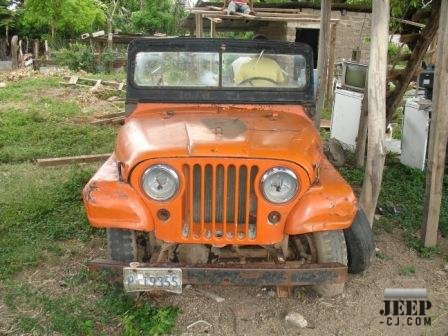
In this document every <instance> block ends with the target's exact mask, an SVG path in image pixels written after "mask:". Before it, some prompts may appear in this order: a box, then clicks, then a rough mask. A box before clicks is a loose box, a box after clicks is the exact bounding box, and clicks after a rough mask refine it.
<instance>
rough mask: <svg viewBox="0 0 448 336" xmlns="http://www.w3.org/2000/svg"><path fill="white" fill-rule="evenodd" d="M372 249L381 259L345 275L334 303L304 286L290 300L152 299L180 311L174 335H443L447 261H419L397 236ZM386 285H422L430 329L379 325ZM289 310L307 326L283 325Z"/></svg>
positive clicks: (231, 294) (227, 291)
mask: <svg viewBox="0 0 448 336" xmlns="http://www.w3.org/2000/svg"><path fill="white" fill-rule="evenodd" d="M446 243H447V242H446V241H444V242H443V244H445V245H446ZM377 245H378V247H379V249H380V251H381V255H382V258H378V257H377V258H375V263H374V265H373V266H372V267H371V268H370V269H369V270H368V271H367V272H366V273H365V274H363V275H357V276H350V280H349V282H348V283H347V285H346V291H345V294H344V295H343V296H342V297H339V298H336V299H322V298H319V297H317V296H316V295H315V294H314V293H313V292H311V291H310V290H306V289H305V288H303V289H300V290H299V292H298V295H297V296H296V297H295V298H290V299H278V298H275V297H273V296H274V295H273V294H274V292H273V291H272V290H270V289H262V288H244V287H220V288H205V287H203V288H200V289H202V290H207V291H209V292H213V293H215V294H218V295H219V296H221V297H223V298H225V301H224V302H222V303H217V302H215V301H214V300H213V299H210V298H208V297H206V296H205V295H204V294H203V293H201V292H199V291H197V290H196V288H193V287H191V288H187V289H185V290H184V293H183V295H181V296H176V295H169V296H166V297H163V298H159V300H157V301H159V303H160V304H172V305H174V306H178V307H179V308H180V309H181V311H182V312H181V314H180V316H179V318H178V321H177V325H176V332H179V333H184V334H192V335H197V334H213V335H337V336H341V335H394V336H396V335H407V336H411V335H441V336H445V335H448V269H445V267H446V266H445V265H446V264H447V262H446V261H444V259H443V258H442V257H441V256H440V255H438V256H435V257H433V258H432V259H422V258H419V257H418V256H417V255H416V253H415V252H414V251H412V250H410V249H409V248H407V247H406V245H405V243H404V241H403V240H402V238H401V237H400V233H399V232H395V233H394V235H391V234H382V235H380V236H379V237H377ZM442 250H443V252H444V253H441V254H442V255H443V254H445V255H446V252H447V251H448V249H447V248H446V246H445V247H443V246H442ZM405 268H410V269H415V273H414V274H410V275H403V274H402V273H403V270H404V269H405ZM408 273H409V272H408ZM410 273H412V271H411V272H410ZM388 287H411V288H412V287H426V288H427V289H428V291H429V300H431V302H432V308H431V309H430V311H429V314H428V315H430V316H431V317H432V325H431V326H429V327H423V326H386V325H385V324H384V323H383V324H381V323H380V322H381V321H384V317H383V316H381V315H380V314H379V311H380V309H381V308H382V307H383V293H384V289H385V288H388ZM291 312H297V313H300V314H302V315H303V316H304V317H305V319H306V320H307V321H308V323H309V327H308V328H304V329H301V328H299V327H291V326H290V325H289V324H287V323H286V322H285V320H284V318H285V316H286V314H288V313H291ZM198 320H204V321H206V322H207V323H209V324H210V325H211V326H209V325H208V324H207V323H204V322H200V323H197V324H195V325H194V326H192V327H190V328H188V329H187V327H188V326H189V325H191V324H192V323H194V322H196V321H198ZM393 323H395V322H393Z"/></svg>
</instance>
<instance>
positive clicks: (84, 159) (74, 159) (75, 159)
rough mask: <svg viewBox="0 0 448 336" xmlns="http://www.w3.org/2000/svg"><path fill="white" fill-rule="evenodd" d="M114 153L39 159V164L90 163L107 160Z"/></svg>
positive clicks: (45, 165)
mask: <svg viewBox="0 0 448 336" xmlns="http://www.w3.org/2000/svg"><path fill="white" fill-rule="evenodd" d="M111 155H112V153H109V154H93V155H81V156H66V157H59V158H50V159H37V164H38V165H39V166H42V167H50V166H60V165H66V164H73V163H90V162H97V161H105V160H107V159H108V158H109V157H110V156H111Z"/></svg>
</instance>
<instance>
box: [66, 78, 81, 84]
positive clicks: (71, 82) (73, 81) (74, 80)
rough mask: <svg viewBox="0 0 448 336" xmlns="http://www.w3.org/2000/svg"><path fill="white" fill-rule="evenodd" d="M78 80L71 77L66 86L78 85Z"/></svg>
mask: <svg viewBox="0 0 448 336" xmlns="http://www.w3.org/2000/svg"><path fill="white" fill-rule="evenodd" d="M78 79H79V77H78V76H71V77H70V79H69V81H68V84H69V85H76V83H78Z"/></svg>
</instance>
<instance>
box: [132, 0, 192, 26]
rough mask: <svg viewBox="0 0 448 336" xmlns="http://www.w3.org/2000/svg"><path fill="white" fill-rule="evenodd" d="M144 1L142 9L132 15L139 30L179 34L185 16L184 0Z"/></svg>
mask: <svg viewBox="0 0 448 336" xmlns="http://www.w3.org/2000/svg"><path fill="white" fill-rule="evenodd" d="M143 2H144V3H143ZM142 3H143V6H142V9H141V10H139V11H137V12H135V13H133V15H132V21H133V24H134V27H135V28H136V29H137V30H139V31H141V32H145V33H151V34H153V33H155V32H162V33H167V34H177V33H178V32H179V27H180V22H181V21H182V19H183V18H184V17H185V10H184V4H183V2H182V1H180V0H159V1H157V2H156V1H152V0H146V1H142Z"/></svg>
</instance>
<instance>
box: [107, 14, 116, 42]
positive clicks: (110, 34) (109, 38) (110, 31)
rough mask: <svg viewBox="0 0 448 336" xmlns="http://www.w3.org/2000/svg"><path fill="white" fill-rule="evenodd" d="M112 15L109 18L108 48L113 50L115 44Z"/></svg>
mask: <svg viewBox="0 0 448 336" xmlns="http://www.w3.org/2000/svg"><path fill="white" fill-rule="evenodd" d="M112 29H113V28H112V17H108V18H107V49H109V50H112V46H113V36H114V35H113V30H112Z"/></svg>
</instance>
